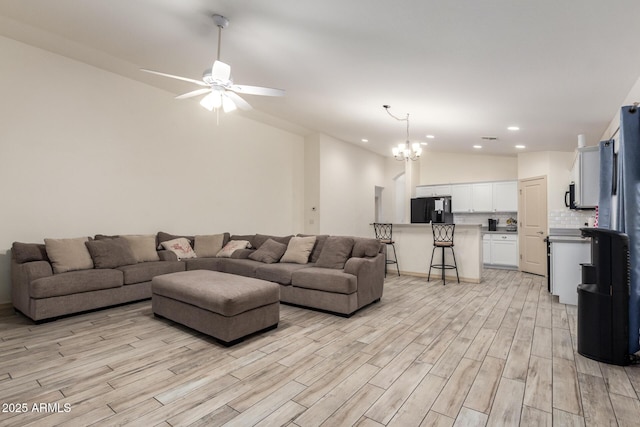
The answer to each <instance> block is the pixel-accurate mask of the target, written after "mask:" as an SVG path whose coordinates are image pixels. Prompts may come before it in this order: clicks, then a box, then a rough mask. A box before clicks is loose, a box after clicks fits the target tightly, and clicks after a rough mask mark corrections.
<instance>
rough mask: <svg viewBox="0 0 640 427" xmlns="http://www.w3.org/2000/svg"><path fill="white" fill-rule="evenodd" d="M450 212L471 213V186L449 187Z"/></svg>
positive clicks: (454, 185)
mask: <svg viewBox="0 0 640 427" xmlns="http://www.w3.org/2000/svg"><path fill="white" fill-rule="evenodd" d="M451 212H453V213H468V212H473V205H472V202H471V184H453V185H452V186H451Z"/></svg>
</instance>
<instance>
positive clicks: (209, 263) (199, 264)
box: [184, 257, 225, 271]
mask: <svg viewBox="0 0 640 427" xmlns="http://www.w3.org/2000/svg"><path fill="white" fill-rule="evenodd" d="M224 260H225V258H200V257H198V258H190V259H185V260H184V263H185V264H186V266H187V271H190V270H210V271H222V270H221V267H220V263H221V262H222V261H224Z"/></svg>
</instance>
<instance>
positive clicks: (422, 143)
mask: <svg viewBox="0 0 640 427" xmlns="http://www.w3.org/2000/svg"><path fill="white" fill-rule="evenodd" d="M420 145H429V144H428V143H426V142H421V143H420Z"/></svg>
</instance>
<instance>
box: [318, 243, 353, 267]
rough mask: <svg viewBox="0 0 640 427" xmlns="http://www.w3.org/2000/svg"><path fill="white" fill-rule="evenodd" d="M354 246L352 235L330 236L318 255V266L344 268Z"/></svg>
mask: <svg viewBox="0 0 640 427" xmlns="http://www.w3.org/2000/svg"><path fill="white" fill-rule="evenodd" d="M352 248H353V239H352V238H351V237H342V236H329V237H328V238H327V241H326V242H325V243H324V247H323V248H322V252H321V253H320V256H319V257H318V262H316V267H325V268H337V269H341V268H344V264H345V263H346V262H347V260H348V259H349V256H350V255H351V249H352Z"/></svg>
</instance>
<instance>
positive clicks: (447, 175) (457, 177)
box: [418, 152, 518, 185]
mask: <svg viewBox="0 0 640 427" xmlns="http://www.w3.org/2000/svg"><path fill="white" fill-rule="evenodd" d="M517 177H518V159H517V157H507V156H485V155H481V154H463V153H440V152H423V154H422V157H420V183H419V184H418V185H435V184H451V183H460V182H481V181H503V180H510V179H517Z"/></svg>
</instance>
